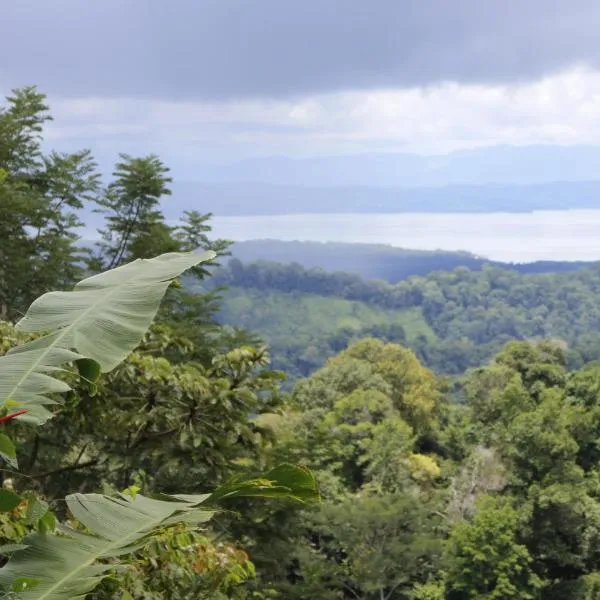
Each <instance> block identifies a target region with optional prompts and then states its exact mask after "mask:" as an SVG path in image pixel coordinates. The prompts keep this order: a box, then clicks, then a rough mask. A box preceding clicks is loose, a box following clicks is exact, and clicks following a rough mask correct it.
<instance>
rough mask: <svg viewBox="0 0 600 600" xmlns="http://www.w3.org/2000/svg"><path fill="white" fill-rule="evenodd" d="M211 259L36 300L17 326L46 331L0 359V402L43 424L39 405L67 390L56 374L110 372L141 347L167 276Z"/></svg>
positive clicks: (110, 274)
mask: <svg viewBox="0 0 600 600" xmlns="http://www.w3.org/2000/svg"><path fill="white" fill-rule="evenodd" d="M213 258H214V253H212V252H206V253H204V254H198V253H195V252H190V253H169V254H163V255H162V256H159V257H157V258H152V259H149V260H136V261H133V262H132V263H129V264H127V265H124V266H122V267H119V268H117V269H114V270H112V271H107V272H106V273H101V274H100V275H95V276H93V277H90V278H89V279H85V280H84V281H82V282H80V283H78V284H77V285H76V286H75V289H74V290H73V291H71V292H50V293H48V294H44V295H43V296H41V297H40V298H38V299H37V300H36V301H35V302H34V303H33V304H32V305H31V306H30V307H29V310H28V311H27V314H26V315H25V317H23V319H21V321H19V323H18V324H17V328H18V329H20V330H22V331H26V332H32V333H45V332H48V331H50V332H51V333H49V334H47V335H45V336H44V337H41V338H38V339H36V340H33V341H31V342H29V343H27V344H24V345H22V346H18V347H16V348H13V349H12V350H10V352H8V354H6V356H3V357H0V375H1V377H0V402H2V403H6V401H7V400H9V399H10V400H11V401H12V402H16V403H18V404H19V406H21V407H22V408H26V409H27V410H28V413H27V414H26V415H23V416H22V417H18V418H19V419H21V420H23V421H30V422H33V423H43V422H44V421H46V420H47V419H48V418H49V417H50V416H51V413H50V412H49V411H48V410H47V408H46V406H47V405H50V404H54V403H56V400H54V399H52V398H50V397H49V396H50V395H51V394H53V393H62V392H68V391H69V389H70V388H69V386H68V385H67V384H66V383H65V382H63V381H60V380H59V379H56V377H55V376H54V375H55V373H57V372H61V371H62V370H63V369H64V367H65V364H66V363H72V362H76V361H79V364H80V365H84V366H83V369H84V373H85V374H86V376H89V375H92V376H93V377H89V379H91V380H93V379H94V377H95V374H96V372H97V371H102V372H107V371H110V370H111V369H114V367H116V366H117V365H118V364H119V363H120V362H121V361H122V360H124V359H125V358H126V357H127V356H128V355H129V353H130V352H131V351H132V350H133V349H134V348H135V347H136V346H137V345H138V344H139V343H140V341H141V339H142V337H143V335H144V333H145V332H146V330H147V329H148V327H149V326H150V324H151V323H152V319H153V318H154V316H155V315H156V312H157V310H158V307H159V305H160V302H161V300H162V298H163V296H164V294H165V292H166V290H167V288H168V287H169V285H170V284H171V282H172V281H173V280H174V278H176V277H178V276H179V275H180V274H181V273H183V272H184V271H185V270H187V269H189V268H191V267H193V266H195V265H197V264H198V263H200V262H203V261H207V260H211V259H213ZM81 361H85V362H81ZM92 362H95V363H97V366H92Z"/></svg>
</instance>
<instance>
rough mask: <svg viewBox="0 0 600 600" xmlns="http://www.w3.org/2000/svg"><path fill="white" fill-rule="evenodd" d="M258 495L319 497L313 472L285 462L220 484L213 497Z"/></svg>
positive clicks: (311, 499)
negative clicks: (254, 474)
mask: <svg viewBox="0 0 600 600" xmlns="http://www.w3.org/2000/svg"><path fill="white" fill-rule="evenodd" d="M242 496H245V497H249V496H259V497H263V498H288V499H290V500H296V501H300V502H315V501H317V500H319V492H318V488H317V483H316V481H315V478H314V476H313V474H312V473H311V472H310V471H309V470H308V469H306V468H304V467H298V466H295V465H290V464H283V465H280V466H278V467H275V468H274V469H272V470H271V471H269V472H268V473H265V474H264V475H261V476H260V477H256V478H254V479H243V478H241V477H236V478H233V479H232V480H230V481H229V482H228V483H226V484H225V485H223V486H221V487H220V488H218V489H217V490H216V491H215V492H214V493H213V494H212V496H211V497H210V501H212V502H219V501H221V500H226V499H229V498H237V497H242Z"/></svg>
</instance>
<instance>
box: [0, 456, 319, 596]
mask: <svg viewBox="0 0 600 600" xmlns="http://www.w3.org/2000/svg"><path fill="white" fill-rule="evenodd" d="M240 496H268V497H279V498H290V499H294V500H298V499H300V498H302V499H303V500H305V501H309V500H316V499H317V497H318V493H317V489H316V484H315V481H314V479H313V477H312V475H311V474H310V472H309V471H307V470H306V469H302V468H300V467H294V466H291V465H282V466H281V467H278V468H277V469H274V470H273V471H270V472H269V473H266V474H265V475H263V476H262V477H260V478H255V479H249V480H245V481H239V480H238V481H236V482H235V483H229V484H227V485H226V486H224V487H223V489H220V490H219V489H218V490H217V491H216V492H214V493H213V494H207V495H199V496H191V495H181V496H169V497H166V496H163V497H162V498H163V499H160V500H159V499H153V498H147V497H145V496H140V495H136V496H135V497H133V498H132V497H129V496H125V495H120V496H117V497H108V496H102V495H100V494H85V495H84V494H74V495H72V496H67V505H68V507H69V509H70V511H71V513H72V514H73V516H74V517H75V518H76V519H77V520H78V521H79V522H80V523H81V524H82V525H84V526H85V527H86V528H87V529H88V530H89V531H90V532H91V533H90V534H88V533H83V532H82V531H80V530H75V529H73V528H69V527H64V526H63V527H61V529H60V532H59V534H58V535H56V534H34V535H31V536H29V537H28V538H26V539H25V540H24V541H23V544H24V545H25V546H26V547H25V548H22V547H21V548H20V549H19V547H18V546H17V548H18V549H17V551H16V552H14V554H13V555H12V556H11V558H10V560H9V561H8V563H7V565H6V566H5V567H3V568H2V569H0V589H2V590H3V591H4V593H8V592H11V591H12V592H15V598H19V599H20V600H79V599H82V598H84V597H85V595H86V594H88V593H89V592H90V591H92V590H93V589H94V588H95V587H96V586H97V585H98V583H100V581H101V580H102V578H103V577H105V576H106V575H107V573H108V572H109V571H110V570H111V569H114V568H115V565H114V564H110V563H107V562H99V561H102V560H106V559H111V558H115V557H118V556H121V555H123V554H126V553H129V552H131V551H133V550H136V549H139V548H140V547H142V546H143V545H144V544H145V542H147V541H148V540H149V539H150V537H151V535H152V533H153V531H155V530H156V529H161V528H164V527H168V526H172V525H176V524H178V523H187V524H188V525H200V524H202V523H205V522H206V521H208V520H209V519H210V517H211V516H212V515H213V513H214V508H213V506H214V502H215V500H216V499H223V498H226V497H240Z"/></svg>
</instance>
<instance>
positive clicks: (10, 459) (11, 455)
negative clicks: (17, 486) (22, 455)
mask: <svg viewBox="0 0 600 600" xmlns="http://www.w3.org/2000/svg"><path fill="white" fill-rule="evenodd" d="M0 456H1V457H2V458H3V459H4V460H5V461H6V462H7V463H8V464H9V465H10V466H11V467H13V468H15V469H16V468H17V467H18V464H17V449H16V448H15V445H14V444H13V442H12V440H11V439H10V438H9V437H8V436H7V435H5V434H4V433H0Z"/></svg>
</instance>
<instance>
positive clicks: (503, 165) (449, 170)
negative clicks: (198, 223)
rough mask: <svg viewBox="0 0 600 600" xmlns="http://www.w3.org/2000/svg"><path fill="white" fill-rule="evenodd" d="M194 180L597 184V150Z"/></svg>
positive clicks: (251, 165)
mask: <svg viewBox="0 0 600 600" xmlns="http://www.w3.org/2000/svg"><path fill="white" fill-rule="evenodd" d="M193 179H194V180H197V181H205V182H212V183H247V182H254V183H269V184H279V185H300V186H313V187H323V186H324V187H330V186H366V187H398V186H400V187H432V186H447V185H459V184H460V185H482V184H489V183H498V184H509V185H512V184H519V185H525V184H532V183H536V184H537V183H551V182H555V181H590V180H596V179H600V146H582V145H577V146H556V145H534V146H493V147H488V148H478V149H474V150H466V151H459V152H451V153H449V154H438V155H418V154H402V153H379V154H355V155H342V156H323V157H313V158H304V159H298V158H288V157H281V156H274V157H263V158H253V159H249V160H244V161H238V162H235V163H232V164H229V165H223V166H217V167H214V166H213V167H204V168H202V167H198V168H196V169H195V172H194V176H193Z"/></svg>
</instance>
